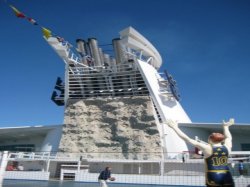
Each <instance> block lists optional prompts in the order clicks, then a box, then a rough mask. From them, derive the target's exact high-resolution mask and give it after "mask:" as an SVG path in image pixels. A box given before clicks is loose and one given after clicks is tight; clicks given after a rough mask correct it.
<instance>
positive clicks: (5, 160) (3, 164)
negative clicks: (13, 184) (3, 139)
mask: <svg viewBox="0 0 250 187" xmlns="http://www.w3.org/2000/svg"><path fill="white" fill-rule="evenodd" d="M7 163H8V151H4V152H3V155H2V160H1V165H0V187H2V184H3V178H4V173H5V170H6V166H7Z"/></svg>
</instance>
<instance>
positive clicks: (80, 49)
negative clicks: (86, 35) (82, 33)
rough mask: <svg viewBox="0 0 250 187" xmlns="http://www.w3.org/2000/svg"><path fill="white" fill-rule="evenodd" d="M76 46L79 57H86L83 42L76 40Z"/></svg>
mask: <svg viewBox="0 0 250 187" xmlns="http://www.w3.org/2000/svg"><path fill="white" fill-rule="evenodd" d="M76 44H77V51H78V53H79V54H80V55H81V57H84V56H85V55H86V50H85V47H84V45H85V41H84V40H83V39H77V40H76Z"/></svg>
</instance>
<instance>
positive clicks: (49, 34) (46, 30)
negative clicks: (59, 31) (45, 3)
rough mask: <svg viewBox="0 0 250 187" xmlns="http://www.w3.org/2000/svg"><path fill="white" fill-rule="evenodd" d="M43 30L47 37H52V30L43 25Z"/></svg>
mask: <svg viewBox="0 0 250 187" xmlns="http://www.w3.org/2000/svg"><path fill="white" fill-rule="evenodd" d="M42 31H43V36H45V37H46V38H47V39H48V38H49V37H51V31H50V30H49V29H46V28H45V27H42Z"/></svg>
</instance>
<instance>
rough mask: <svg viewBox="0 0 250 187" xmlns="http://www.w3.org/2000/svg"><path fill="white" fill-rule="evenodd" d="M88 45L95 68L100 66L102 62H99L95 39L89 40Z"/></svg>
mask: <svg viewBox="0 0 250 187" xmlns="http://www.w3.org/2000/svg"><path fill="white" fill-rule="evenodd" d="M88 43H89V47H90V51H91V54H92V57H93V58H94V64H95V66H101V65H102V62H101V58H100V53H99V47H98V42H97V40H96V38H89V39H88Z"/></svg>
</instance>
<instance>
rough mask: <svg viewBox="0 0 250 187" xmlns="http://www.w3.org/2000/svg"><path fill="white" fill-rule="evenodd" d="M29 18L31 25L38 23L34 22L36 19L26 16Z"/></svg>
mask: <svg viewBox="0 0 250 187" xmlns="http://www.w3.org/2000/svg"><path fill="white" fill-rule="evenodd" d="M27 19H28V20H29V22H30V23H31V24H33V25H38V23H37V22H36V20H34V19H32V18H27Z"/></svg>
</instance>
